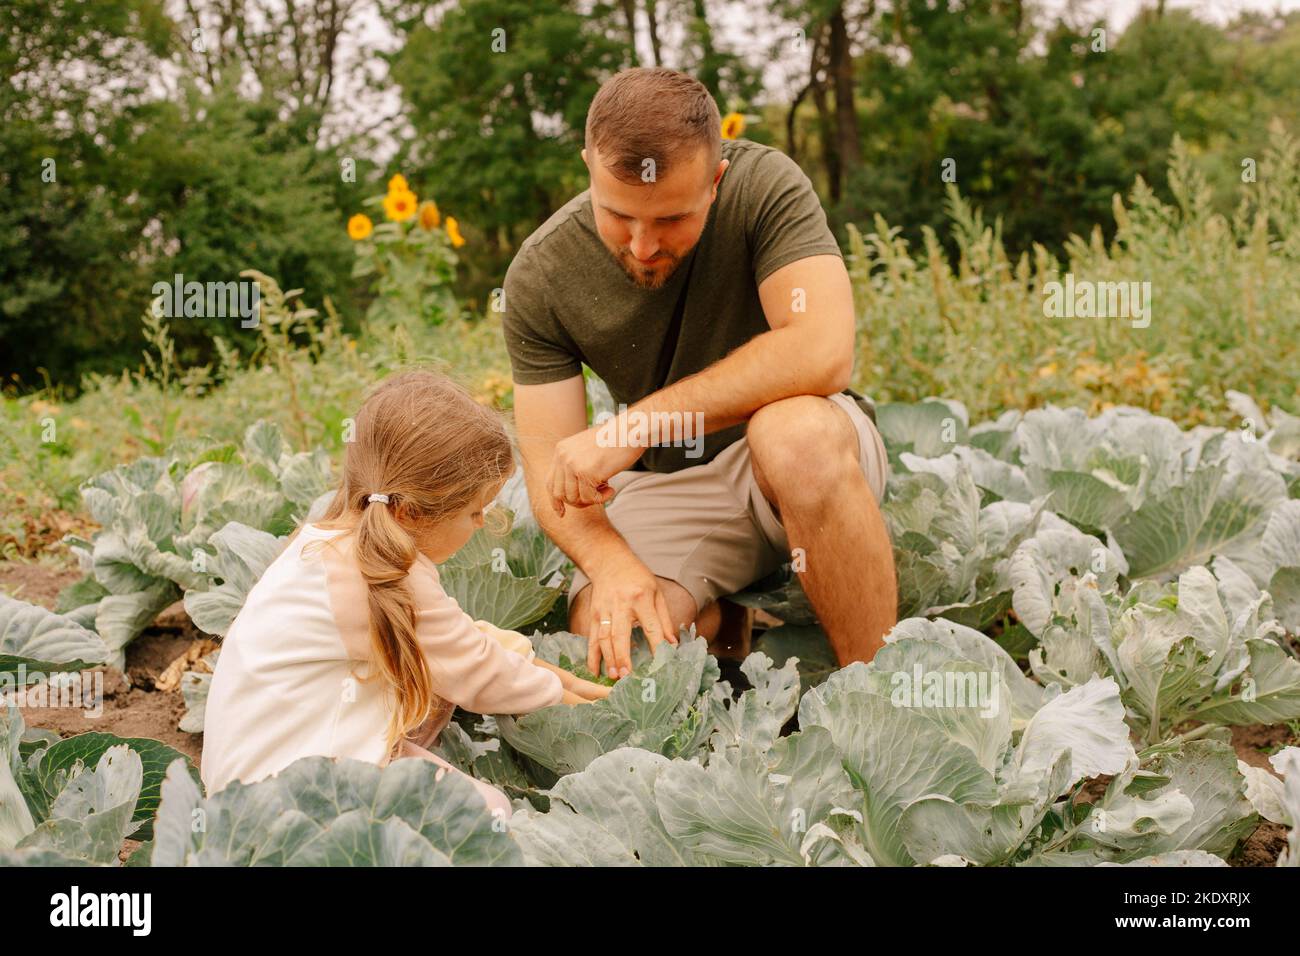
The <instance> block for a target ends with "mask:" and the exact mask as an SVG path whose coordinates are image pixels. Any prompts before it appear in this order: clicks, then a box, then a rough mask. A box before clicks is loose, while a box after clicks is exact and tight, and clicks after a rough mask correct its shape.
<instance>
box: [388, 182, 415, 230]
mask: <svg viewBox="0 0 1300 956" xmlns="http://www.w3.org/2000/svg"><path fill="white" fill-rule="evenodd" d="M417 204H418V200H417V199H416V198H415V193H413V192H411V191H410V190H409V189H404V190H402V191H401V192H390V193H389V194H388V195H387V196H385V197H384V215H385V216H387V217H388V218H389V219H391V220H393V222H406V220H408V219H410V218H411V217H412V216H414V215H415V208H416V205H417Z"/></svg>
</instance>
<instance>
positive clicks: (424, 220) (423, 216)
mask: <svg viewBox="0 0 1300 956" xmlns="http://www.w3.org/2000/svg"><path fill="white" fill-rule="evenodd" d="M440 222H442V216H441V215H440V214H439V213H438V204H437V203H436V202H434V201H433V200H432V199H430V200H427V201H426V202H423V203H421V204H420V225H421V226H423V227H424V228H425V229H428V230H431V231H432V230H434V229H437V228H438V224H439V223H440Z"/></svg>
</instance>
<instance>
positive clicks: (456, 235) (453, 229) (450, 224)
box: [447, 216, 465, 249]
mask: <svg viewBox="0 0 1300 956" xmlns="http://www.w3.org/2000/svg"><path fill="white" fill-rule="evenodd" d="M447 238H448V239H450V240H451V244H452V245H453V246H455V247H456V248H457V249H459V248H460V247H461V246H463V245H465V237H464V236H462V235H461V234H460V223H458V222H457V221H456V220H455V218H454V217H452V216H448V217H447Z"/></svg>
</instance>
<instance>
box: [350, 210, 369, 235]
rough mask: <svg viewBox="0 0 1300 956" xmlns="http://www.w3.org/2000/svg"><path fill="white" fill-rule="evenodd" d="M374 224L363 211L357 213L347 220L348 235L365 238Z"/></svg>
mask: <svg viewBox="0 0 1300 956" xmlns="http://www.w3.org/2000/svg"><path fill="white" fill-rule="evenodd" d="M374 228H375V225H374V223H372V222H371V221H370V217H369V216H367V215H365V214H364V213H357V214H356V215H355V216H353V217H352V218H351V219H349V220H348V235H349V236H350V237H352V238H353V239H354V240H361V239H367V238H369V237H370V233H371V232H373V231H374Z"/></svg>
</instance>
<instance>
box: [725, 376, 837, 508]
mask: <svg viewBox="0 0 1300 956" xmlns="http://www.w3.org/2000/svg"><path fill="white" fill-rule="evenodd" d="M745 437H746V440H747V441H748V443H749V452H750V462H751V468H752V469H753V472H754V479H755V481H757V482H758V487H759V490H760V491H762V492H763V496H764V497H765V498H767V500H768V501H770V502H772V503H773V504H776V503H777V501H778V500H780V501H782V502H783V503H784V505H785V506H786V507H787V508H789V507H797V506H798V505H799V504H814V503H816V502H817V501H820V500H822V499H824V498H825V497H826V496H827V495H832V494H834V493H835V492H836V489H837V488H840V487H842V485H841V483H842V482H843V481H844V479H845V477H846V476H847V475H848V474H849V473H851V472H852V471H853V470H854V469H857V468H859V462H858V436H857V432H856V431H855V430H854V428H853V423H852V422H851V421H850V420H849V417H848V414H847V413H846V412H844V410H843V409H841V408H839V406H837V405H835V404H834V403H833V402H831V401H828V400H827V399H825V398H822V397H819V396H816V395H797V396H795V397H793V398H786V399H782V400H781V401H778V402H773V403H771V404H770V405H764V406H763V407H762V408H760V409H759V410H758V411H756V412H755V413H754V414H753V416H751V417H750V419H749V426H748V427H747V429H746V432H745Z"/></svg>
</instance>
